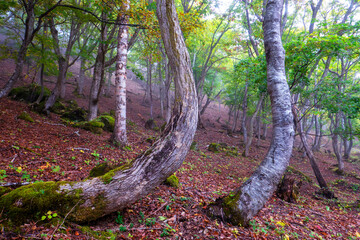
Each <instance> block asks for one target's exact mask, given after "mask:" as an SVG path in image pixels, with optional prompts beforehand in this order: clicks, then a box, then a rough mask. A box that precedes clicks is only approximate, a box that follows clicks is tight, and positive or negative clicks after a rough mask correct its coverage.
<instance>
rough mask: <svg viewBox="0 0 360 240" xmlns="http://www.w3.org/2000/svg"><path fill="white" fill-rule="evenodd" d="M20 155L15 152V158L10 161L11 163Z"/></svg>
mask: <svg viewBox="0 0 360 240" xmlns="http://www.w3.org/2000/svg"><path fill="white" fill-rule="evenodd" d="M17 156H18V155H17V154H15V156H14V157H13V159H12V160H11V161H10V162H11V163H13V162H14V161H15V158H16V157H17Z"/></svg>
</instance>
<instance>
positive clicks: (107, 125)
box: [98, 115, 115, 132]
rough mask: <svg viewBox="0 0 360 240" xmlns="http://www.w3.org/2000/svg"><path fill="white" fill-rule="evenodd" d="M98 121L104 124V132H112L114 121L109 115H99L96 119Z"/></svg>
mask: <svg viewBox="0 0 360 240" xmlns="http://www.w3.org/2000/svg"><path fill="white" fill-rule="evenodd" d="M98 121H101V122H102V123H104V130H105V131H108V132H113V131H114V127H115V119H114V118H113V117H112V116H110V115H101V116H100V117H98Z"/></svg>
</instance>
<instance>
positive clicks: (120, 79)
mask: <svg viewBox="0 0 360 240" xmlns="http://www.w3.org/2000/svg"><path fill="white" fill-rule="evenodd" d="M122 4H123V5H122V8H123V10H124V11H128V10H129V9H130V1H129V0H125V1H123V3H122ZM128 18H129V17H128V16H125V17H123V18H122V20H121V23H122V24H127V23H128ZM118 34H119V35H118V45H117V60H116V72H115V98H116V100H115V127H114V134H113V136H112V140H113V141H114V143H115V144H118V145H120V146H126V145H127V142H128V141H127V133H126V80H127V77H126V64H127V54H128V37H129V27H128V26H125V25H120V27H119V33H118Z"/></svg>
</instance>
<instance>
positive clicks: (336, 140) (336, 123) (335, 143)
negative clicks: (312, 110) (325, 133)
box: [330, 113, 344, 173]
mask: <svg viewBox="0 0 360 240" xmlns="http://www.w3.org/2000/svg"><path fill="white" fill-rule="evenodd" d="M330 120H331V125H332V126H333V130H331V128H330V131H331V135H332V136H331V140H332V146H333V150H334V153H335V156H336V159H337V161H338V169H339V172H340V173H342V172H343V171H344V162H343V159H342V154H341V151H340V149H339V134H338V131H339V124H340V116H339V113H335V119H334V117H333V116H332V115H331V116H330Z"/></svg>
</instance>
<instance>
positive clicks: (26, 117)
mask: <svg viewBox="0 0 360 240" xmlns="http://www.w3.org/2000/svg"><path fill="white" fill-rule="evenodd" d="M17 118H18V119H22V120H24V121H27V122H34V119H33V118H32V117H31V116H30V115H29V114H28V113H27V112H25V111H24V112H22V113H20V115H19V116H17Z"/></svg>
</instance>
